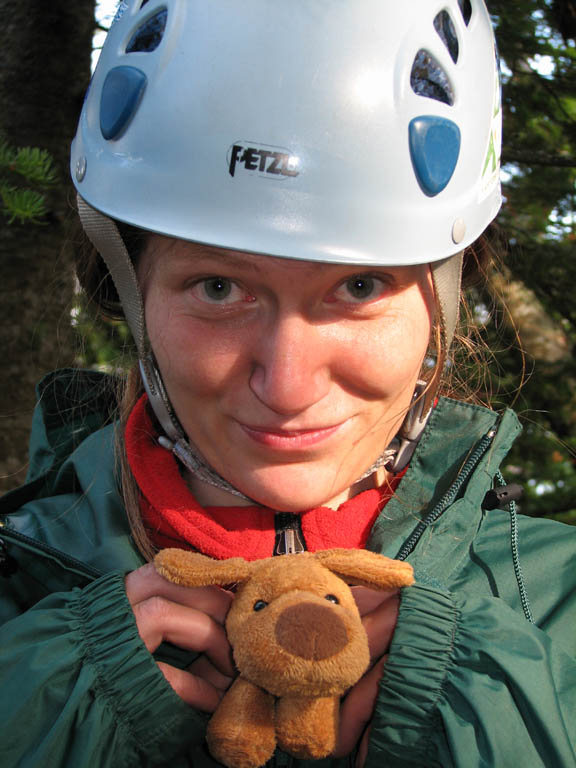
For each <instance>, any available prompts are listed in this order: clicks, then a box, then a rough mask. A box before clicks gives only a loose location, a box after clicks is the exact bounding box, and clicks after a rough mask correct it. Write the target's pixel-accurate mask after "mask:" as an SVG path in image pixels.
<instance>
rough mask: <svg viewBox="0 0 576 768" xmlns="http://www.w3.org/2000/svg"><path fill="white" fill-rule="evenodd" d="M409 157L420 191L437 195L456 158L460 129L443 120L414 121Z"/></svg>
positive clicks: (436, 118)
mask: <svg viewBox="0 0 576 768" xmlns="http://www.w3.org/2000/svg"><path fill="white" fill-rule="evenodd" d="M409 132H410V156H411V158H412V165H413V167H414V171H415V173H416V178H417V179H418V183H419V184H420V187H421V188H422V191H423V192H424V193H425V194H426V195H428V197H434V196H435V195H438V194H439V193H440V192H442V190H443V189H444V188H445V187H446V186H447V184H448V182H449V181H450V179H451V178H452V175H453V174H454V171H455V169H456V164H457V163H458V156H459V155H460V128H458V126H457V125H456V123H453V122H452V120H447V119H446V118H445V117H435V116H426V115H424V116H422V117H416V118H414V120H412V121H411V123H410V129H409Z"/></svg>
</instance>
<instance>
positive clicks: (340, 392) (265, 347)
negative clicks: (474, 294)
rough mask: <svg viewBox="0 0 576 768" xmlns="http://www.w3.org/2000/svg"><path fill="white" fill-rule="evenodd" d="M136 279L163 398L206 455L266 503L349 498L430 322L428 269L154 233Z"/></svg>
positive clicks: (295, 506)
mask: <svg viewBox="0 0 576 768" xmlns="http://www.w3.org/2000/svg"><path fill="white" fill-rule="evenodd" d="M139 276H140V280H141V283H142V287H143V292H144V298H145V308H146V324H147V328H148V334H149V337H150V341H151V344H152V348H153V350H154V353H155V356H156V360H157V362H158V365H159V368H160V370H161V372H162V376H163V379H164V383H165V385H166V389H167V392H168V395H169V397H170V400H171V402H172V404H173V406H174V409H175V411H176V413H177V415H178V418H179V419H180V422H181V424H182V426H183V427H184V429H185V431H186V432H187V434H188V436H189V437H190V439H191V440H192V442H193V443H194V444H195V445H196V447H197V448H198V449H199V451H200V453H201V454H202V455H203V457H204V458H205V460H206V461H207V462H208V463H209V464H210V465H211V466H212V467H213V468H214V469H215V470H216V471H217V472H218V473H219V474H220V475H222V476H223V477H224V478H226V480H228V482H230V483H231V484H232V485H234V486H235V487H236V488H238V489H239V490H241V491H242V492H243V493H244V494H246V495H247V496H249V497H250V498H252V499H254V500H256V501H258V502H259V503H261V504H263V505H265V506H268V507H271V508H273V509H276V510H280V511H301V510H304V509H309V508H312V507H316V506H321V505H327V506H334V505H335V504H337V503H338V502H340V501H341V500H343V499H344V498H348V496H349V495H350V494H351V491H350V489H351V487H352V486H353V485H354V484H355V483H356V481H357V480H358V478H359V477H360V476H361V475H362V474H363V473H364V472H365V471H366V469H367V468H369V467H370V466H371V465H372V463H373V462H374V461H375V460H376V459H377V458H378V456H380V454H381V453H382V451H383V450H384V449H385V448H386V446H387V445H388V443H389V442H390V440H391V439H392V438H393V437H394V435H395V434H396V432H397V431H398V429H399V427H400V425H401V423H402V420H403V417H404V415H405V413H406V410H407V409H408V407H409V404H410V400H411V397H412V393H413V391H414V385H415V383H416V380H417V378H418V375H419V372H420V368H421V365H422V361H423V358H424V355H425V354H426V349H427V346H428V340H429V336H430V330H431V323H432V319H433V306H434V299H433V289H432V284H431V278H430V273H429V269H428V266H427V265H419V266H410V267H357V266H343V265H334V264H317V263H311V262H300V261H290V260H287V259H279V258H273V257H270V256H258V255H253V254H247V253H240V252H235V251H225V250H221V249H217V248H211V247H207V246H203V245H197V244H194V243H188V242H184V241H178V240H171V239H168V238H164V237H160V236H154V237H152V238H151V241H150V243H149V246H148V248H147V250H146V253H145V254H144V256H143V258H142V260H141V263H140V266H139ZM195 490H196V489H195ZM200 495H201V494H200ZM206 502H208V503H209V499H205V503H206ZM212 503H217V502H216V501H213V502H212ZM232 503H237V500H235V501H233V502H232Z"/></svg>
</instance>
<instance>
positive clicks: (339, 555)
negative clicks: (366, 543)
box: [315, 549, 414, 589]
mask: <svg viewBox="0 0 576 768" xmlns="http://www.w3.org/2000/svg"><path fill="white" fill-rule="evenodd" d="M315 557H316V559H317V560H318V562H320V563H321V564H322V565H323V566H324V567H325V568H328V570H330V571H332V572H333V573H335V574H336V575H337V576H340V578H341V579H343V580H344V581H346V582H347V583H348V584H357V585H361V586H363V587H371V588H372V589H396V588H397V587H409V586H410V585H411V584H413V583H414V572H413V570H412V566H411V565H410V564H409V563H405V562H403V561H402V560H392V559H391V558H389V557H384V555H377V554H376V553H375V552H368V551H367V550H366V549H325V550H323V551H321V552H316V554H315Z"/></svg>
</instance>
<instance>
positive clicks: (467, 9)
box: [458, 0, 472, 26]
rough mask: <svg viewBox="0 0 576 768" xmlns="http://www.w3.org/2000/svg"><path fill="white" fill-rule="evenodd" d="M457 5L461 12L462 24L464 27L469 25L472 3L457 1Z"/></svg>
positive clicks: (466, 0) (468, 0) (464, 0)
mask: <svg viewBox="0 0 576 768" xmlns="http://www.w3.org/2000/svg"><path fill="white" fill-rule="evenodd" d="M458 5H459V6H460V10H461V11H462V18H463V19H464V23H465V24H466V26H468V24H469V23H470V18H471V17H472V3H471V2H470V0H458Z"/></svg>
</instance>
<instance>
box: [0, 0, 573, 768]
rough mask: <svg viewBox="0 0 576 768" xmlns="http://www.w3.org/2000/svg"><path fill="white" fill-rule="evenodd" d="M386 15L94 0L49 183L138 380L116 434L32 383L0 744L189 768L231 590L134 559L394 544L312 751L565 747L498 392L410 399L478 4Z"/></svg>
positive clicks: (109, 411)
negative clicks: (107, 13)
mask: <svg viewBox="0 0 576 768" xmlns="http://www.w3.org/2000/svg"><path fill="white" fill-rule="evenodd" d="M405 5H406V6H407V7H406V8H401V9H399V8H397V7H396V4H394V5H392V4H390V3H382V2H376V0H361V2H360V1H359V2H357V3H354V4H350V3H348V4H343V3H341V4H334V5H333V6H331V7H330V8H328V7H325V6H320V5H319V3H318V2H316V1H315V0H313V2H306V3H304V2H297V3H294V2H293V3H290V4H289V5H285V6H277V5H272V4H269V3H265V2H263V0H248V2H245V3H242V4H240V5H239V4H237V3H229V2H228V1H227V0H218V3H217V4H216V5H215V4H214V3H210V4H206V3H199V2H193V1H191V0H164V2H163V3H162V4H158V3H148V2H147V0H144V2H142V0H138V1H136V0H132V1H131V2H127V3H121V4H120V6H119V11H118V14H117V18H116V21H115V24H114V26H113V27H112V30H111V32H110V34H109V36H108V39H107V42H106V45H105V47H104V50H103V52H102V56H101V60H100V63H99V66H98V69H97V71H96V74H95V76H94V80H93V83H92V85H91V88H90V92H89V94H88V96H87V99H86V102H85V105H84V109H83V112H82V116H81V120H80V126H79V131H78V135H77V138H76V140H75V143H74V146H73V150H72V172H73V177H74V181H75V184H76V187H77V190H78V193H79V212H80V216H81V218H82V222H83V225H84V228H85V230H86V232H87V234H88V236H89V238H90V239H91V241H92V242H93V244H94V245H95V248H96V250H97V252H95V253H92V254H90V255H89V256H88V257H87V259H86V260H85V262H84V264H83V265H82V266H81V269H80V279H81V281H82V282H83V284H84V285H85V286H86V288H87V290H88V291H89V294H90V295H92V296H93V297H94V298H95V300H96V301H98V302H99V303H100V305H101V306H103V307H108V309H110V308H112V309H116V310H118V307H119V304H118V300H119V302H120V304H121V306H122V310H123V312H124V314H125V316H126V319H127V321H128V323H129V325H130V328H131V330H132V333H133V335H134V339H135V342H136V346H137V349H138V355H139V358H140V365H139V373H138V372H133V374H132V375H131V376H130V378H129V382H128V386H127V388H126V392H125V396H124V400H123V404H122V415H121V419H120V421H119V422H117V421H116V419H117V411H116V406H115V403H114V402H112V401H113V397H112V396H111V394H110V384H109V383H108V380H107V379H105V378H104V379H103V377H101V376H98V375H96V374H90V373H85V374H80V373H78V372H74V373H71V372H64V373H62V372H60V373H58V374H56V375H51V376H50V377H48V379H47V380H45V382H44V384H43V385H42V389H41V398H40V405H39V413H38V417H37V421H36V423H35V432H34V434H33V438H32V440H33V447H35V451H34V452H33V455H32V459H31V469H30V473H29V482H28V483H27V485H26V486H24V487H23V488H22V489H20V490H18V491H16V492H14V493H13V494H11V495H9V496H8V497H6V498H5V499H3V510H2V511H3V529H2V540H3V542H4V543H3V547H4V562H3V574H4V576H5V577H6V578H5V581H4V590H3V595H4V598H3V603H2V612H3V622H4V623H3V625H2V629H1V634H0V642H1V647H2V662H3V663H2V685H3V696H2V729H3V758H2V760H3V765H6V766H26V765H30V766H32V765H34V766H37V765H50V766H84V765H85V766H115V765H126V766H128V765H130V766H131V765H135V766H136V765H150V766H154V765H166V764H168V763H169V764H170V765H172V766H188V765H192V766H210V765H216V763H215V762H214V760H213V759H212V758H211V757H210V756H209V755H208V753H207V751H206V748H205V745H204V729H205V724H206V719H207V713H210V712H212V711H213V710H214V709H215V707H216V705H217V703H218V701H219V699H220V697H221V696H222V693H223V691H224V690H225V689H226V688H227V687H228V685H229V684H230V681H231V679H232V678H233V677H234V674H235V671H234V668H233V665H232V663H231V660H230V654H229V647H228V643H227V639H226V635H225V632H224V629H223V621H224V618H225V615H226V612H227V609H228V606H229V605H230V601H231V600H233V599H234V597H233V594H232V593H230V592H228V591H225V590H220V589H212V588H210V589H196V590H190V589H184V588H181V587H177V586H174V585H171V584H169V583H168V582H166V581H164V580H163V579H161V578H160V577H159V576H158V575H157V574H156V573H155V571H154V568H153V566H152V565H151V564H150V563H148V562H147V561H149V560H150V559H151V557H152V555H153V553H154V551H156V550H157V549H158V548H161V547H163V546H167V545H170V546H174V545H176V546H180V547H183V548H193V549H198V550H200V551H202V552H204V553H205V554H208V555H210V556H212V557H216V558H225V557H231V556H238V555H242V556H244V557H247V558H249V559H258V558H261V557H268V556H272V555H274V554H282V555H285V554H288V555H290V554H292V553H295V552H298V551H301V550H303V549H305V548H306V549H310V550H317V549H325V548H329V547H335V546H342V547H367V548H369V549H372V550H374V551H378V552H382V553H384V554H386V555H388V556H391V557H399V558H400V559H408V560H409V561H410V562H411V563H412V565H413V567H414V569H415V574H416V581H417V583H416V585H415V586H414V587H411V588H410V589H407V590H404V591H403V593H402V594H399V593H398V592H392V593H386V594H384V595H382V594H375V593H373V592H370V591H367V590H364V591H359V592H358V602H359V605H360V608H361V612H362V613H363V616H364V624H365V627H366V630H367V633H368V637H369V642H370V650H371V655H372V660H373V666H372V667H371V669H370V670H369V672H368V673H367V674H366V675H365V676H364V677H363V678H362V680H360V682H359V683H358V684H357V685H356V686H355V687H354V688H353V689H352V691H350V693H349V694H348V696H347V697H346V698H345V699H344V700H343V702H342V706H341V723H342V724H341V729H340V734H339V744H338V748H337V750H336V753H335V754H334V756H333V757H331V758H328V759H326V760H325V761H321V762H320V763H318V764H319V765H326V766H346V765H351V764H353V765H365V766H380V765H387V766H394V765H398V766H404V765H406V766H412V765H414V766H451V765H455V766H470V765H478V766H480V765H482V766H503V765H511V764H512V763H513V761H514V762H516V761H523V762H524V764H526V765H530V766H540V765H541V766H544V765H554V766H571V765H574V764H575V763H576V736H575V734H574V722H573V720H574V718H573V711H574V705H575V703H576V702H575V701H574V681H575V679H576V663H575V661H574V651H575V648H574V631H573V618H571V617H573V615H574V614H573V597H571V596H572V595H573V594H574V589H573V587H574V581H575V578H574V576H573V573H572V572H571V571H570V569H569V568H568V563H569V559H570V551H571V548H572V541H573V535H574V532H573V530H572V529H569V528H566V527H564V526H561V525H559V524H554V523H549V522H543V521H539V520H530V519H523V520H521V521H517V520H516V517H515V513H514V508H513V504H511V505H508V504H506V503H504V505H503V507H504V509H503V510H502V511H499V509H498V504H499V503H500V500H499V499H498V498H496V497H497V495H498V494H497V493H495V492H494V490H493V487H494V486H496V487H500V486H503V485H504V481H503V479H502V478H501V475H500V474H499V465H500V462H501V461H502V460H503V458H504V456H505V455H506V452H507V450H508V448H509V446H510V444H511V442H512V440H513V438H514V437H515V435H516V434H517V432H518V430H519V427H518V424H517V421H516V419H515V417H514V415H513V414H511V413H510V412H507V413H505V414H503V415H499V414H496V413H493V412H491V411H488V410H486V409H484V408H481V407H478V406H475V405H472V404H468V403H463V402H457V401H454V400H449V399H446V398H439V399H438V394H439V392H440V386H441V381H440V379H441V376H442V375H443V371H444V369H445V365H444V363H445V361H446V356H447V354H448V350H449V347H450V345H451V342H452V337H453V334H454V331H455V327H456V323H457V308H458V303H459V297H460V288H459V286H460V275H461V271H462V260H463V255H462V254H463V252H464V251H466V255H465V257H464V258H465V261H466V264H467V266H468V267H469V266H470V263H471V261H474V254H475V251H474V250H473V249H468V247H469V246H471V245H472V243H473V242H474V241H475V240H476V239H477V238H478V237H479V236H480V235H481V234H482V232H483V230H484V229H485V228H486V226H487V225H488V224H489V223H490V221H491V220H492V219H493V217H494V216H495V215H496V212H497V210H498V207H499V205H500V191H499V185H498V155H499V149H498V147H499V126H500V109H499V94H498V87H497V67H496V62H495V56H494V44H493V39H492V33H491V30H490V21H489V16H488V14H487V11H486V9H485V7H484V5H483V3H482V2H481V1H480V0H470V1H469V2H467V1H466V0H460V1H457V0H446V2H444V3H443V5H442V6H438V7H436V6H435V5H434V4H431V3H430V2H429V0H413V2H412V3H409V4H405ZM466 249H468V250H466ZM98 254H99V255H98ZM111 279H112V280H113V282H114V285H112V282H111ZM144 390H145V394H144ZM110 421H113V422H114V423H112V424H110V423H108V422H110ZM114 435H116V438H115V437H114ZM115 439H116V440H117V442H118V443H119V446H120V449H121V450H120V452H119V455H120V462H121V464H122V465H123V466H122V470H121V474H122V483H121V489H120V482H119V479H118V475H119V474H120V472H119V471H118V468H117V467H116V463H115V459H114V449H113V446H114V440H115ZM502 494H503V495H504V497H505V496H506V494H507V491H506V490H504V491H503V492H501V495H502ZM490 510H493V511H490ZM506 510H508V512H509V514H507V513H506ZM518 529H519V531H520V535H519V542H520V546H521V555H522V566H523V570H524V573H522V571H521V569H520V563H519V559H518ZM571 603H572V605H571ZM272 763H273V764H274V765H279V766H280V765H303V766H304V765H306V762H305V761H295V760H292V759H291V758H289V757H288V756H286V755H284V754H282V753H281V752H278V753H277V754H276V755H275V756H274V758H273V761H272Z"/></svg>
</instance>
